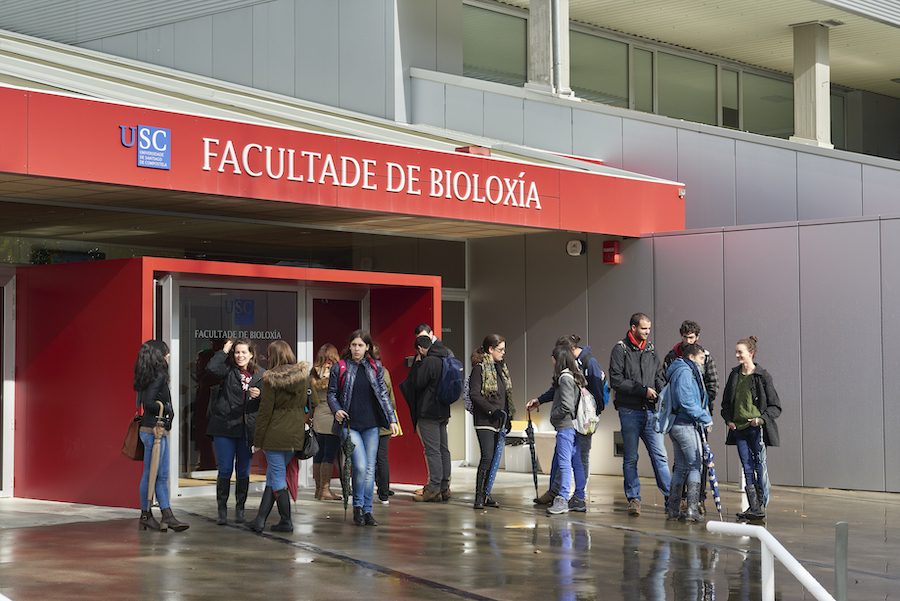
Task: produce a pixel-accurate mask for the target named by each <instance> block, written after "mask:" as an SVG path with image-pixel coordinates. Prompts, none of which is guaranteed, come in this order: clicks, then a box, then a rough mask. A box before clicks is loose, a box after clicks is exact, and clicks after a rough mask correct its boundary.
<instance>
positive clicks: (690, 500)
mask: <svg viewBox="0 0 900 601" xmlns="http://www.w3.org/2000/svg"><path fill="white" fill-rule="evenodd" d="M670 502H671V499H670ZM699 503H700V483H699V482H688V483H687V511H686V512H685V513H684V521H686V522H702V521H703V519H704V518H703V516H702V515H700V509H699V508H698V507H697V505H698V504H699Z"/></svg>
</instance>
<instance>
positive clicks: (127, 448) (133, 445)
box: [122, 397, 144, 461]
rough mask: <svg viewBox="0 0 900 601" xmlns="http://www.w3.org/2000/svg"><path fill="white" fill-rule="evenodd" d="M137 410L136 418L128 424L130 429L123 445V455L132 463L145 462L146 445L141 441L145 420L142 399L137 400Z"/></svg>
mask: <svg viewBox="0 0 900 601" xmlns="http://www.w3.org/2000/svg"><path fill="white" fill-rule="evenodd" d="M136 402H137V409H135V411H134V417H132V418H131V420H130V421H129V422H128V429H126V430H125V442H123V443H122V454H123V455H125V456H126V457H128V458H129V459H131V460H132V461H143V460H144V443H143V442H142V441H141V437H140V431H141V421H142V420H143V419H144V415H143V413H144V412H143V411H141V410H142V409H143V407H142V406H141V401H140V397H137V398H136Z"/></svg>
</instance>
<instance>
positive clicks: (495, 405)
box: [469, 363, 507, 430]
mask: <svg viewBox="0 0 900 601" xmlns="http://www.w3.org/2000/svg"><path fill="white" fill-rule="evenodd" d="M502 365H503V364H502V363H497V364H496V367H497V372H498V377H497V392H495V393H492V394H491V395H490V396H487V397H486V396H483V395H482V394H481V385H482V376H483V372H482V366H481V363H479V364H478V365H476V366H475V367H473V368H472V373H471V374H470V375H469V398H470V399H472V417H473V418H474V421H475V429H476V430H477V429H489V430H499V429H500V428H501V427H505V426H506V425H507V424H504V423H503V413H501V411H506V380H504V379H503V377H502V376H500V375H499V372H500V370H501V369H502Z"/></svg>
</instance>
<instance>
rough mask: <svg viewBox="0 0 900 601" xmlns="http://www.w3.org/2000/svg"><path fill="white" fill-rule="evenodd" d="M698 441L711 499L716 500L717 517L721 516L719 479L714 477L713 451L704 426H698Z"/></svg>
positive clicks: (720, 517)
mask: <svg viewBox="0 0 900 601" xmlns="http://www.w3.org/2000/svg"><path fill="white" fill-rule="evenodd" d="M700 441H701V442H702V443H703V463H705V464H706V469H707V472H708V474H709V487H710V488H711V489H712V493H713V499H715V501H716V509H718V510H719V519H720V520H724V519H725V518H723V517H722V499H721V498H720V497H719V480H718V479H717V478H716V464H715V463H713V458H714V457H713V452H712V449H711V448H710V447H709V443H708V442H707V441H706V428H704V427H703V426H700Z"/></svg>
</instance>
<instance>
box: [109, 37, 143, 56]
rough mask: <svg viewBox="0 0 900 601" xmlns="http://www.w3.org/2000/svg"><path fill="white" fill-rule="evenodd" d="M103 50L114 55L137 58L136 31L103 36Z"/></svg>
mask: <svg viewBox="0 0 900 601" xmlns="http://www.w3.org/2000/svg"><path fill="white" fill-rule="evenodd" d="M103 52H106V53H107V54H114V55H116V56H123V57H125V58H130V59H137V57H138V35H137V34H136V33H124V34H121V35H115V36H111V37H108V38H104V40H103Z"/></svg>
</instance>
